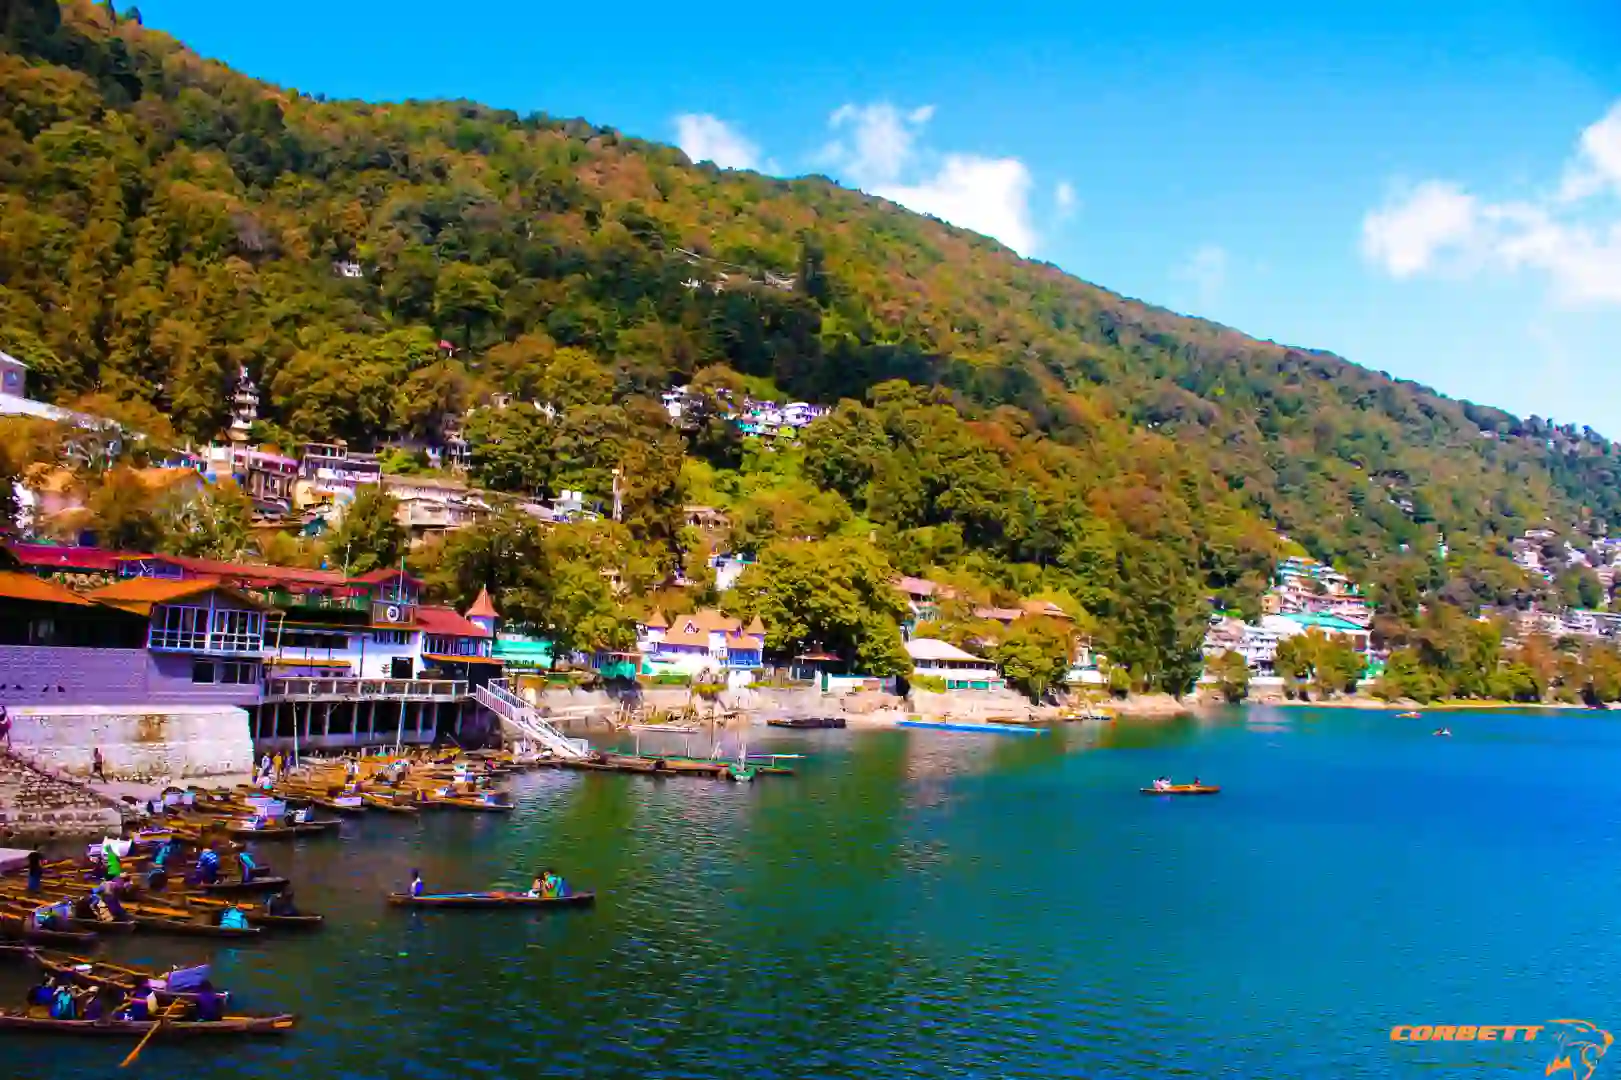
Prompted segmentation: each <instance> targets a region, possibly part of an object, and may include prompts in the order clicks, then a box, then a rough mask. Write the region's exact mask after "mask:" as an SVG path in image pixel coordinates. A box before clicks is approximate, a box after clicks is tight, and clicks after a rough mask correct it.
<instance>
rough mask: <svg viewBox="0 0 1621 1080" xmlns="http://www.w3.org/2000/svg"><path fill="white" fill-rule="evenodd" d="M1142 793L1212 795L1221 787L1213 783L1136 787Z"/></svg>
mask: <svg viewBox="0 0 1621 1080" xmlns="http://www.w3.org/2000/svg"><path fill="white" fill-rule="evenodd" d="M1137 790H1139V791H1141V792H1142V793H1143V794H1144V795H1214V794H1215V793H1216V792H1218V791H1220V790H1221V788H1220V787H1218V786H1216V785H1215V784H1172V785H1171V786H1170V787H1162V788H1156V787H1145V788H1138V789H1137Z"/></svg>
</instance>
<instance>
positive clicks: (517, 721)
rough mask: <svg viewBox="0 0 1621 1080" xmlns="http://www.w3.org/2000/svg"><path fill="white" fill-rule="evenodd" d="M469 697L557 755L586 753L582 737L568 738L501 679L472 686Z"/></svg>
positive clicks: (580, 754) (587, 745)
mask: <svg viewBox="0 0 1621 1080" xmlns="http://www.w3.org/2000/svg"><path fill="white" fill-rule="evenodd" d="M473 700H475V701H477V702H478V703H479V704H480V705H482V706H484V707H485V708H486V709H488V710H490V711H491V712H492V713H494V714H495V715H496V716H498V717H500V718H501V722H502V723H504V724H506V725H508V726H509V727H511V728H513V729H514V730H516V731H517V732H518V733H519V734H520V735H522V736H523V737H524V738H526V739H529V740H530V741H531V742H537V743H539V744H540V745H541V746H543V747H545V748H546V749H548V750H550V751H551V752H552V753H554V754H556V755H557V756H558V757H565V758H583V757H585V756H586V754H588V753H590V744H589V743H587V742H586V741H585V740H584V739H571V738H569V737H568V736H566V735H564V734H563V733H562V732H561V731H559V730H557V726H556V725H555V724H553V723H552V722H551V721H550V720H548V719H546V718H545V717H544V716H542V715H541V714H540V710H539V709H536V708H535V707H534V706H533V705H531V704H529V703H528V702H527V701H525V700H524V699H523V698H521V697H519V696H518V695H517V694H514V693H513V692H512V690H511V689H510V688H509V687H508V686H507V681H506V680H505V679H493V680H491V681H490V682H489V683H488V684H486V685H484V686H477V687H474V688H473Z"/></svg>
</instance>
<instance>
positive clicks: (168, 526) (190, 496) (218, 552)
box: [156, 479, 253, 562]
mask: <svg viewBox="0 0 1621 1080" xmlns="http://www.w3.org/2000/svg"><path fill="white" fill-rule="evenodd" d="M252 524H253V502H252V501H251V500H250V499H249V498H248V497H247V496H246V495H245V494H243V492H242V489H241V488H239V487H238V486H237V484H236V481H235V480H231V479H222V480H220V481H219V482H218V483H215V484H210V485H207V486H204V487H203V488H201V489H199V490H196V491H190V490H187V491H183V492H175V493H172V494H171V495H169V496H168V497H166V498H164V499H162V500H161V501H160V503H159V506H158V510H157V527H158V530H159V537H158V542H157V547H156V550H158V551H162V552H167V553H169V554H173V555H190V556H193V557H195V558H203V559H221V560H224V561H227V562H233V561H236V560H237V559H240V558H241V557H242V555H243V553H244V552H246V551H247V550H248V546H249V541H250V537H249V528H250V527H251V526H252Z"/></svg>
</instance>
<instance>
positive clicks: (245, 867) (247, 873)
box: [236, 848, 259, 881]
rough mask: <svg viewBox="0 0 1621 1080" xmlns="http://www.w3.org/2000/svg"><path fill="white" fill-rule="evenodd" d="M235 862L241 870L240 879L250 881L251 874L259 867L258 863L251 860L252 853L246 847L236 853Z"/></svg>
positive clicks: (251, 878)
mask: <svg viewBox="0 0 1621 1080" xmlns="http://www.w3.org/2000/svg"><path fill="white" fill-rule="evenodd" d="M236 863H237V866H238V867H240V868H241V870H242V880H243V881H252V880H253V875H254V874H255V873H256V872H257V871H258V869H259V864H258V863H256V862H254V861H253V854H252V853H251V852H249V851H248V849H247V848H243V849H242V850H241V851H239V852H238V853H237V856H236Z"/></svg>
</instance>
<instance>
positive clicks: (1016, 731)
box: [895, 720, 1047, 735]
mask: <svg viewBox="0 0 1621 1080" xmlns="http://www.w3.org/2000/svg"><path fill="white" fill-rule="evenodd" d="M895 726H896V727H908V728H933V729H934V730H936V731H973V732H977V733H979V734H982V735H1045V734H1047V729H1046V728H1044V727H1014V726H1013V725H1012V724H953V723H949V722H947V721H944V720H897V721H895Z"/></svg>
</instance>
